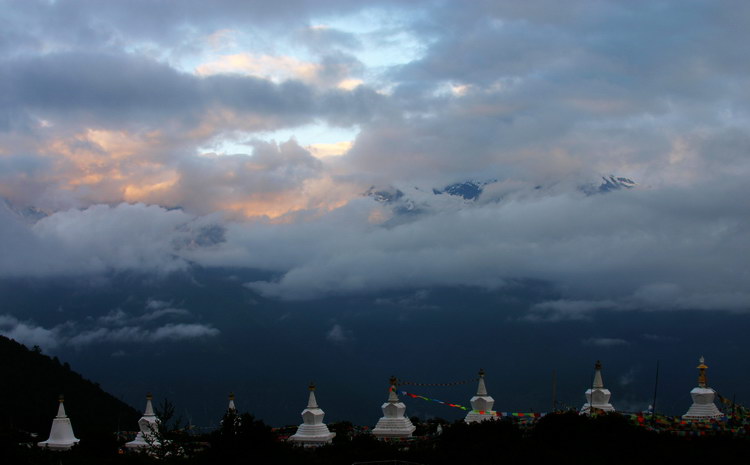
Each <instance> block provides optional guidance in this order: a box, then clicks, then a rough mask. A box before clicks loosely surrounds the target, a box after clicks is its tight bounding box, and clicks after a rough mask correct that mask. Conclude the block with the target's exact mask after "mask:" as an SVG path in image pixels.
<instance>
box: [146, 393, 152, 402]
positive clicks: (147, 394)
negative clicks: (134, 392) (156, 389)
mask: <svg viewBox="0 0 750 465" xmlns="http://www.w3.org/2000/svg"><path fill="white" fill-rule="evenodd" d="M153 399H154V396H152V395H151V393H150V392H147V393H146V400H153Z"/></svg>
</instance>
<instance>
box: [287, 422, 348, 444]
mask: <svg viewBox="0 0 750 465" xmlns="http://www.w3.org/2000/svg"><path fill="white" fill-rule="evenodd" d="M335 436H336V433H332V432H330V431H329V430H328V426H326V425H325V424H320V425H305V424H302V425H300V426H299V428H297V432H296V433H295V434H294V435H292V436H291V437H290V438H289V440H290V441H294V442H297V443H300V444H302V445H303V446H305V447H315V446H322V445H324V444H329V443H330V442H331V441H332V440H333V438H334V437H335Z"/></svg>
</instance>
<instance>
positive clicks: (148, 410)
mask: <svg viewBox="0 0 750 465" xmlns="http://www.w3.org/2000/svg"><path fill="white" fill-rule="evenodd" d="M153 399H154V396H152V395H151V393H150V392H149V393H148V394H146V409H145V410H144V411H143V416H151V417H153V416H154V405H153V404H152V402H151V401H152V400H153Z"/></svg>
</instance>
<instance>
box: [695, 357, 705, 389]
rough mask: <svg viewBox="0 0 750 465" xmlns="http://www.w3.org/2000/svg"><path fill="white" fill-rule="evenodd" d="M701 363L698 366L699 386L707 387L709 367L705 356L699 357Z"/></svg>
mask: <svg viewBox="0 0 750 465" xmlns="http://www.w3.org/2000/svg"><path fill="white" fill-rule="evenodd" d="M698 363H699V365H698V366H697V367H696V368H698V370H699V371H698V386H700V387H702V388H705V387H706V386H708V379H707V378H706V369H708V365H706V359H705V358H703V356H702V355H701V358H699V359H698Z"/></svg>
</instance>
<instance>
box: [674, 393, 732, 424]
mask: <svg viewBox="0 0 750 465" xmlns="http://www.w3.org/2000/svg"><path fill="white" fill-rule="evenodd" d="M690 395H691V396H693V405H691V406H690V408H689V409H688V411H687V413H686V414H685V415H683V416H682V418H684V419H685V420H713V419H717V418H722V417H724V414H723V413H721V412H720V411H719V409H718V408H717V407H716V404H714V396H715V395H716V391H714V390H713V389H711V388H695V389H693V390H692V391H691V392H690ZM695 401H698V402H695Z"/></svg>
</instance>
